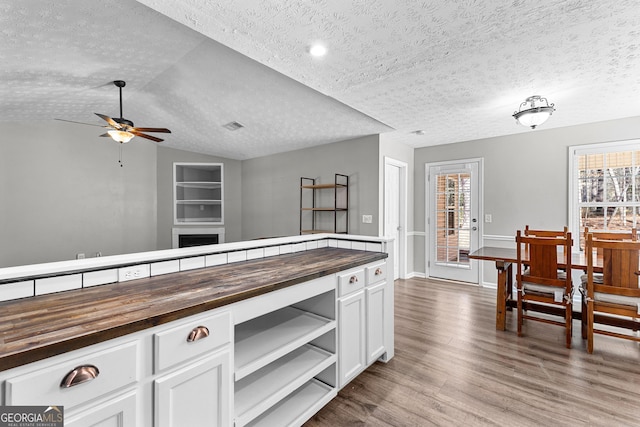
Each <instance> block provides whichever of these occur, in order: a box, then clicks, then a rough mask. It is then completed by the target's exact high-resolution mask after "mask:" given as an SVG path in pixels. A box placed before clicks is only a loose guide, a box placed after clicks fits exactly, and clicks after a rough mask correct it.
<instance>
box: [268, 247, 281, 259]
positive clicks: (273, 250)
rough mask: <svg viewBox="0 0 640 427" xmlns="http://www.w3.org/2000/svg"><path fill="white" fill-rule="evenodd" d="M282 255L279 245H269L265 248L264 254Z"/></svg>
mask: <svg viewBox="0 0 640 427" xmlns="http://www.w3.org/2000/svg"><path fill="white" fill-rule="evenodd" d="M276 255H280V248H279V247H278V246H269V247H266V248H264V256H265V257H268V256H276Z"/></svg>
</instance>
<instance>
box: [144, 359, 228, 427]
mask: <svg viewBox="0 0 640 427" xmlns="http://www.w3.org/2000/svg"><path fill="white" fill-rule="evenodd" d="M230 366H231V353H230V351H228V350H227V351H222V352H220V353H217V354H216V355H215V356H212V357H207V358H205V359H203V360H199V361H198V362H195V363H191V364H189V365H187V366H186V367H184V368H181V369H178V370H176V371H173V372H171V373H170V374H167V375H163V376H162V377H160V378H158V379H157V380H156V381H155V387H154V396H155V405H154V408H155V417H154V420H155V423H154V425H155V426H156V427H183V426H189V427H200V426H202V427H204V426H217V427H224V426H228V425H229V424H230V420H229V415H230V414H229V410H228V409H227V408H228V405H229V395H230V390H229V388H230V387H229V386H230V381H229V378H230V377H229V369H230Z"/></svg>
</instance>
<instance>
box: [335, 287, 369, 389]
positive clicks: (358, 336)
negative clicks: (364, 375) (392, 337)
mask: <svg viewBox="0 0 640 427" xmlns="http://www.w3.org/2000/svg"><path fill="white" fill-rule="evenodd" d="M364 303H365V301H364V292H363V291H362V290H359V291H357V292H355V293H353V294H351V295H349V296H346V297H344V298H340V300H339V301H338V318H339V319H340V326H339V328H338V330H339V337H340V338H339V348H340V363H339V366H340V388H342V387H344V386H345V384H347V383H348V382H349V381H351V380H352V379H353V378H354V377H355V376H356V375H358V374H359V373H360V372H362V370H363V369H364V368H365V363H366V359H365V323H364V322H365V306H364Z"/></svg>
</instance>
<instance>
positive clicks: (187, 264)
mask: <svg viewBox="0 0 640 427" xmlns="http://www.w3.org/2000/svg"><path fill="white" fill-rule="evenodd" d="M196 268H204V257H203V256H196V257H192V258H182V259H180V271H186V270H195V269H196Z"/></svg>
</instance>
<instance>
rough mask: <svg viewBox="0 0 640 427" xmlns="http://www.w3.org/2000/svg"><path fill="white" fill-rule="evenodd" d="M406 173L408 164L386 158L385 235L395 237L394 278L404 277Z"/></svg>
mask: <svg viewBox="0 0 640 427" xmlns="http://www.w3.org/2000/svg"><path fill="white" fill-rule="evenodd" d="M406 174H407V165H406V164H405V163H403V162H400V161H397V160H393V159H390V158H388V157H386V158H385V169H384V176H385V182H384V235H385V236H388V237H393V238H394V240H393V253H394V258H393V264H394V265H393V278H394V280H395V279H397V278H404V277H405V275H406V272H405V270H406V268H405V265H406V264H405V256H406V255H405V253H406V251H405V247H406V244H405V239H406V229H405V227H406V224H405V222H406V220H405V212H406V197H405V195H406Z"/></svg>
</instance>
